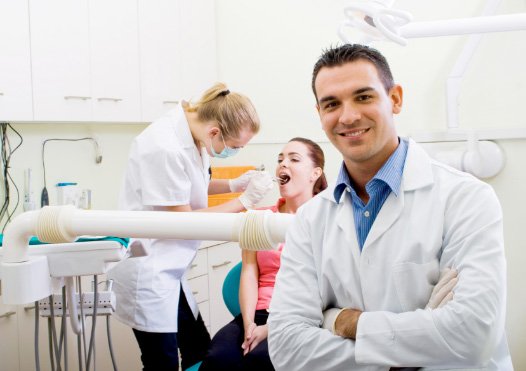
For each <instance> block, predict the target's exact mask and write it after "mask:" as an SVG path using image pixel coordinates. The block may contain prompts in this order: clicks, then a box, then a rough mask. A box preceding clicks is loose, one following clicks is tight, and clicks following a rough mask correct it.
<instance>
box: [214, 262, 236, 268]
mask: <svg viewBox="0 0 526 371" xmlns="http://www.w3.org/2000/svg"><path fill="white" fill-rule="evenodd" d="M230 263H232V262H231V261H230V260H226V261H224V262H222V263H221V264H215V265H212V268H213V269H216V268H219V267H222V266H225V265H228V264H230Z"/></svg>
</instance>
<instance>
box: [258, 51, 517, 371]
mask: <svg viewBox="0 0 526 371" xmlns="http://www.w3.org/2000/svg"><path fill="white" fill-rule="evenodd" d="M312 87H313V91H314V95H315V97H316V107H317V110H318V112H319V116H320V120H321V123H322V127H323V130H324V131H325V133H326V135H327V137H328V138H329V140H330V141H331V142H332V144H333V145H334V146H335V147H336V149H337V150H338V151H339V152H340V153H341V154H342V157H343V163H342V166H341V169H340V173H339V175H338V179H337V180H336V182H335V184H334V185H333V186H330V187H328V188H327V189H326V190H325V191H324V192H322V193H321V194H320V195H319V196H318V197H315V198H314V199H312V200H311V201H309V202H308V203H307V204H305V205H304V206H303V207H302V208H301V209H300V210H299V211H298V213H297V217H296V218H295V221H294V223H293V225H292V226H291V227H290V229H289V231H288V235H287V250H286V251H284V252H283V254H282V258H281V259H282V260H281V268H280V271H279V273H278V276H277V281H276V287H275V291H274V296H273V299H272V303H271V308H270V317H269V321H268V324H269V352H270V355H271V359H272V362H273V364H274V367H275V368H276V370H287V371H289V370H317V371H322V370H334V371H336V370H342V371H343V370H389V369H390V368H392V367H413V368H419V367H424V368H426V367H430V368H433V369H474V368H477V369H484V370H512V369H513V366H512V364H511V358H510V355H509V351H508V347H507V343H506V336H505V332H504V320H505V301H506V262H505V258H504V243H503V228H502V212H501V207H500V204H499V201H498V199H497V197H496V195H495V193H494V192H493V190H492V188H491V187H490V186H489V185H487V184H485V183H483V182H481V181H479V180H477V179H475V178H474V177H472V176H471V175H468V174H465V173H462V172H459V171H456V170H454V169H452V168H450V167H448V166H446V165H443V164H441V163H439V162H436V161H434V160H432V159H431V158H429V157H428V155H427V154H426V153H425V152H424V151H423V150H422V149H421V147H419V146H418V145H417V144H416V143H415V142H414V141H412V140H410V139H407V138H400V137H398V135H397V132H396V127H395V120H394V115H395V114H398V113H399V112H400V111H401V109H402V102H403V91H402V88H401V87H400V86H399V85H397V84H395V83H394V80H393V77H392V74H391V71H390V69H389V66H388V64H387V62H386V60H385V58H384V57H383V56H382V55H381V54H380V53H379V52H378V51H376V50H374V49H372V48H368V47H366V46H362V45H344V46H341V47H337V48H333V49H329V50H327V51H325V52H324V53H323V55H322V56H321V58H320V59H319V60H318V62H317V63H316V65H315V67H314V72H313V79H312ZM449 268H453V271H450V273H448V274H447V275H445V276H443V278H441V272H444V271H445V270H447V269H449ZM451 272H453V273H451ZM456 272H458V283H457V278H454V277H455V275H456ZM437 282H438V284H437ZM444 283H445V285H444V287H445V288H446V290H445V291H446V292H447V291H449V290H450V287H451V286H452V285H451V284H452V283H453V284H455V283H456V286H455V289H454V297H453V298H452V295H451V293H450V294H449V295H445V294H444V290H436V289H435V290H433V288H434V286H435V285H436V287H437V288H440V287H442V285H443V284H444ZM437 292H441V293H440V294H437ZM451 298H452V300H451ZM340 308H343V309H340Z"/></svg>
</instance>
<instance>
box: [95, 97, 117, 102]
mask: <svg viewBox="0 0 526 371" xmlns="http://www.w3.org/2000/svg"><path fill="white" fill-rule="evenodd" d="M97 100H98V101H99V102H102V101H104V100H109V101H112V102H120V101H121V100H122V98H108V97H100V98H97Z"/></svg>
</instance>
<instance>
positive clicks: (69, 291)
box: [50, 277, 82, 335]
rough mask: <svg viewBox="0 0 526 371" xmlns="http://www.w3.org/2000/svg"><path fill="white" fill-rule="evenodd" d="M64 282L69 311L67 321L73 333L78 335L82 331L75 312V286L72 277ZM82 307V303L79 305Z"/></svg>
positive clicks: (66, 278)
mask: <svg viewBox="0 0 526 371" xmlns="http://www.w3.org/2000/svg"><path fill="white" fill-rule="evenodd" d="M65 280H66V295H67V303H68V309H69V319H70V322H71V328H72V329H73V332H74V333H75V334H76V335H78V334H80V332H81V331H82V327H81V325H80V321H79V314H78V312H77V299H76V295H75V285H74V281H73V277H65ZM50 305H53V303H50ZM80 305H82V303H80Z"/></svg>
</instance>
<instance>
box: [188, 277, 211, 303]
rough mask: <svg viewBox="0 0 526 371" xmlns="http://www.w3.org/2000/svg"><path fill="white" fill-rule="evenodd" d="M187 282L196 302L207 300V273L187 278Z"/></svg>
mask: <svg viewBox="0 0 526 371" xmlns="http://www.w3.org/2000/svg"><path fill="white" fill-rule="evenodd" d="M188 283H189V284H190V287H191V288H192V295H194V298H195V301H196V302H197V303H201V302H203V301H206V300H208V275H204V276H199V277H196V278H192V279H191V280H188Z"/></svg>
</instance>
